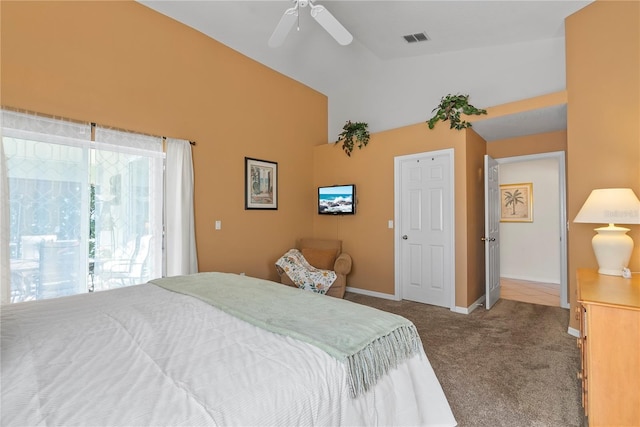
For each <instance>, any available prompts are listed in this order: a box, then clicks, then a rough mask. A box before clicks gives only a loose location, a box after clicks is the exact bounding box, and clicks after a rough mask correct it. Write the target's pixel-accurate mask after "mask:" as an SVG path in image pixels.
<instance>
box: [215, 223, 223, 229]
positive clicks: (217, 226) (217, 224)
mask: <svg viewBox="0 0 640 427" xmlns="http://www.w3.org/2000/svg"><path fill="white" fill-rule="evenodd" d="M221 228H222V221H216V230H220V229H221Z"/></svg>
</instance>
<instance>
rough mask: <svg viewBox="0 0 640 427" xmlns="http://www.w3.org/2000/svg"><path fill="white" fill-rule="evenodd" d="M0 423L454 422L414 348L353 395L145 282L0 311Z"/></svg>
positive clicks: (330, 364)
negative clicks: (408, 356) (387, 372)
mask: <svg viewBox="0 0 640 427" xmlns="http://www.w3.org/2000/svg"><path fill="white" fill-rule="evenodd" d="M0 327H1V332H2V338H1V343H0V345H1V350H2V355H1V356H2V359H1V367H2V370H1V386H2V390H1V396H2V399H1V404H2V406H1V408H0V411H1V419H0V421H1V423H0V424H1V425H3V426H25V425H50V426H53V425H65V426H71V425H79V426H80V425H81V426H87V425H94V426H117V425H121V426H132V425H154V426H160V425H173V426H200V425H243V426H249V425H251V426H257V425H269V426H274V425H278V426H281V425H286V426H293V425H331V426H337V425H433V426H436V425H438V426H450V425H455V420H454V418H453V415H452V414H451V410H450V408H449V405H448V403H447V400H446V398H445V396H444V393H443V391H442V388H441V387H440V384H439V383H438V380H437V378H436V377H435V375H434V373H433V370H432V369H431V366H430V364H429V362H428V360H427V358H426V355H425V354H424V351H421V353H420V354H419V355H417V356H415V357H413V358H412V359H410V360H409V361H408V362H406V363H404V364H403V365H401V366H400V367H399V368H398V369H395V370H393V371H392V373H391V374H390V375H388V376H386V377H385V378H383V380H382V381H380V382H379V383H378V385H377V386H376V388H375V389H374V390H373V391H370V392H368V393H367V394H366V395H364V396H361V397H360V398H358V399H352V398H350V397H349V390H348V387H347V378H346V373H345V371H344V367H343V365H342V363H340V362H339V361H337V360H335V359H333V358H332V357H330V356H328V355H327V354H326V353H324V352H322V351H321V350H319V349H317V348H316V347H314V346H312V345H309V344H306V343H303V342H300V341H297V340H294V339H292V338H288V337H284V336H281V335H277V334H274V333H270V332H266V331H264V330H261V329H259V328H257V327H255V326H252V325H250V324H248V323H246V322H244V321H241V320H238V319H236V318H234V317H232V316H230V315H228V314H226V313H224V312H222V311H220V310H218V309H216V308H214V307H212V306H210V305H208V304H206V303H204V302H202V301H200V300H197V299H195V298H192V297H189V296H186V295H180V294H176V293H173V292H169V291H166V290H164V289H161V288H159V287H157V286H155V285H151V284H145V285H137V286H132V287H128V288H122V289H117V290H112V291H106V292H100V293H94V294H84V295H77V296H73V297H64V298H59V299H54V300H44V301H38V302H27V303H18V304H13V305H9V306H3V307H2V323H1V326H0Z"/></svg>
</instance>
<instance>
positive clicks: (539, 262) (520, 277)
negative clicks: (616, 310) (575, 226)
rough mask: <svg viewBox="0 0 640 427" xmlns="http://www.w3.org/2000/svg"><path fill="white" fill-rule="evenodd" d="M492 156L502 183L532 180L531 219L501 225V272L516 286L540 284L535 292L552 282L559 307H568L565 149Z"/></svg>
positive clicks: (549, 291)
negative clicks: (514, 155) (555, 289)
mask: <svg viewBox="0 0 640 427" xmlns="http://www.w3.org/2000/svg"><path fill="white" fill-rule="evenodd" d="M496 160H497V162H498V164H499V166H500V183H501V184H505V183H514V182H518V183H521V182H533V183H534V186H533V201H534V218H533V222H532V223H526V224H525V223H502V224H501V230H500V239H501V240H500V241H501V244H500V258H501V260H500V261H501V262H500V264H501V267H500V269H501V274H500V276H501V277H502V278H503V280H506V281H510V282H509V284H511V285H514V286H517V285H518V284H521V285H523V286H529V285H532V284H533V285H534V286H536V285H535V282H540V283H541V284H540V285H539V287H538V291H540V292H542V293H553V292H554V290H553V289H552V287H553V285H554V284H555V285H557V286H558V288H559V306H561V307H563V308H568V307H569V301H568V290H567V287H568V279H567V244H566V242H567V230H566V190H565V189H566V184H565V183H566V176H565V153H564V152H562V151H560V152H551V153H541V154H534V155H527V156H517V157H509V158H502V159H496ZM536 182H537V184H536ZM523 254H526V256H523ZM523 282H524V283H523ZM527 282H528V283H527ZM544 284H548V285H544ZM545 286H548V287H549V289H547V290H545V289H544V288H545ZM520 289H523V288H520Z"/></svg>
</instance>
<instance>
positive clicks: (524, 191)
mask: <svg viewBox="0 0 640 427" xmlns="http://www.w3.org/2000/svg"><path fill="white" fill-rule="evenodd" d="M500 222H533V183H531V182H525V183H519V184H501V185H500Z"/></svg>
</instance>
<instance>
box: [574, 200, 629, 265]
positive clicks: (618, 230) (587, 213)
mask: <svg viewBox="0 0 640 427" xmlns="http://www.w3.org/2000/svg"><path fill="white" fill-rule="evenodd" d="M573 222H582V223H592V224H609V225H608V226H607V227H600V228H596V229H595V231H596V232H597V234H596V235H595V236H593V239H592V240H591V244H592V246H593V252H594V253H595V256H596V259H597V261H598V267H599V268H598V273H600V274H609V275H612V276H622V272H623V270H624V269H625V268H626V267H627V266H628V265H629V259H630V257H631V253H632V252H633V240H632V239H631V237H629V236H627V235H626V233H627V231H629V229H628V228H624V227H617V226H615V225H614V223H617V224H640V200H638V197H637V196H636V195H635V193H634V192H633V190H632V189H630V188H601V189H597V190H593V191H592V192H591V194H590V195H589V197H588V198H587V200H586V201H585V202H584V205H583V206H582V209H580V212H578V215H577V216H576V218H575V219H574V220H573Z"/></svg>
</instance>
